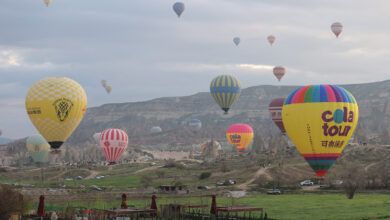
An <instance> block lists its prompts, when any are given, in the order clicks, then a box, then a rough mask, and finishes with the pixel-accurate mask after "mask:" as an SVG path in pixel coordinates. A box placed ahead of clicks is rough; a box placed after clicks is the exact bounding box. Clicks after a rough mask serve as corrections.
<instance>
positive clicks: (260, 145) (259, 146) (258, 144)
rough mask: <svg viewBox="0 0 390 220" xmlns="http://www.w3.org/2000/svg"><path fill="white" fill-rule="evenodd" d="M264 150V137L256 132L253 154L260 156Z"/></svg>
mask: <svg viewBox="0 0 390 220" xmlns="http://www.w3.org/2000/svg"><path fill="white" fill-rule="evenodd" d="M264 149H265V144H264V140H263V137H262V136H261V134H260V132H256V135H255V137H254V138H253V144H252V152H253V153H256V154H259V153H261V152H262V151H263V150H264Z"/></svg>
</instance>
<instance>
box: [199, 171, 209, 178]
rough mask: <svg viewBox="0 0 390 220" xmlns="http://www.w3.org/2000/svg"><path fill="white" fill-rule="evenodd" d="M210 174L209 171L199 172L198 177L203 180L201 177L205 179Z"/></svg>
mask: <svg viewBox="0 0 390 220" xmlns="http://www.w3.org/2000/svg"><path fill="white" fill-rule="evenodd" d="M210 176H211V172H203V173H201V174H200V176H199V179H201V180H203V179H207V178H209V177H210Z"/></svg>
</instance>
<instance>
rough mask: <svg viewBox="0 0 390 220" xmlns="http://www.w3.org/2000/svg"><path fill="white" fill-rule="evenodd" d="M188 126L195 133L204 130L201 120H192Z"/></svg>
mask: <svg viewBox="0 0 390 220" xmlns="http://www.w3.org/2000/svg"><path fill="white" fill-rule="evenodd" d="M188 126H189V127H190V128H191V130H193V131H199V130H200V129H201V128H202V122H201V121H200V120H199V119H191V120H190V122H188Z"/></svg>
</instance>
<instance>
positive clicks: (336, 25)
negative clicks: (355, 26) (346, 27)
mask: <svg viewBox="0 0 390 220" xmlns="http://www.w3.org/2000/svg"><path fill="white" fill-rule="evenodd" d="M330 29H331V30H332V32H333V34H334V35H336V37H339V35H340V34H341V32H342V31H343V25H342V24H341V23H340V22H334V23H333V24H332V25H331V26H330Z"/></svg>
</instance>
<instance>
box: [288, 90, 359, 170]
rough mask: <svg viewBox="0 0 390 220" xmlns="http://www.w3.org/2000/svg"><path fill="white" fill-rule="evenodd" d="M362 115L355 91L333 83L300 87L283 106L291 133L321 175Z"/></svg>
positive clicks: (292, 138) (328, 167) (345, 142)
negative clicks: (352, 92) (360, 114)
mask: <svg viewBox="0 0 390 220" xmlns="http://www.w3.org/2000/svg"><path fill="white" fill-rule="evenodd" d="M358 117H359V109H358V105H357V103H356V100H355V98H354V97H353V95H352V94H351V93H350V92H348V91H347V90H345V89H343V88H341V87H338V86H332V85H310V86H304V87H301V88H298V89H297V90H295V91H294V92H293V93H291V94H290V95H289V96H288V97H287V98H286V100H285V102H284V105H283V110H282V118H283V124H284V127H285V128H286V131H287V134H288V136H289V137H290V139H291V141H292V142H293V143H294V145H295V146H296V148H297V149H298V151H299V152H300V153H301V154H302V156H303V157H304V158H305V159H306V161H307V162H308V163H309V165H310V166H311V168H312V169H313V170H314V172H315V173H316V174H317V176H318V177H322V176H324V175H325V174H326V172H327V171H328V170H329V169H330V168H331V166H332V165H333V163H334V162H335V161H336V159H337V158H338V157H339V155H340V154H341V152H342V151H343V149H344V147H345V146H346V145H347V143H348V141H349V139H350V138H351V136H352V134H353V132H354V130H355V128H356V124H357V121H358Z"/></svg>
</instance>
